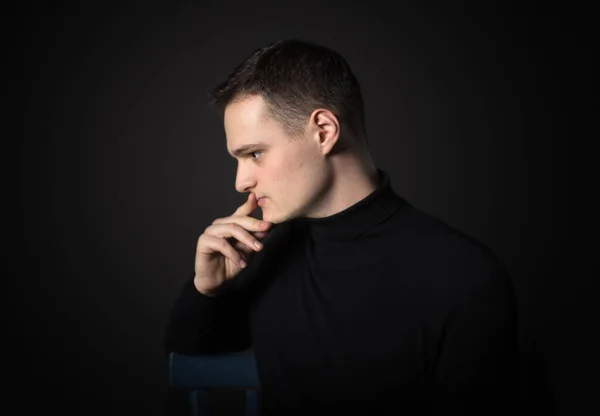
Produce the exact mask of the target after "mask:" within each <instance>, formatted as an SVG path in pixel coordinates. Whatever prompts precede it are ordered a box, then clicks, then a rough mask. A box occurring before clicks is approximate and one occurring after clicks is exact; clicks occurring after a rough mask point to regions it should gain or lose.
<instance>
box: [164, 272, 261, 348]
mask: <svg viewBox="0 0 600 416" xmlns="http://www.w3.org/2000/svg"><path fill="white" fill-rule="evenodd" d="M250 344H251V341H250V334H249V328H248V301H247V299H245V298H244V297H243V295H242V294H241V293H239V292H235V291H229V292H224V293H221V294H219V295H218V296H206V295H203V294H202V293H200V292H198V290H197V289H196V287H195V285H194V282H193V279H192V278H190V279H188V280H187V281H186V282H185V283H184V285H183V287H182V290H181V292H180V294H179V296H178V298H177V299H176V301H175V304H174V305H173V308H172V310H171V314H170V316H169V321H168V323H167V325H166V328H165V335H164V348H165V351H166V352H167V353H170V352H178V353H182V354H210V353H220V352H230V351H240V350H244V349H247V348H248V347H249V346H250Z"/></svg>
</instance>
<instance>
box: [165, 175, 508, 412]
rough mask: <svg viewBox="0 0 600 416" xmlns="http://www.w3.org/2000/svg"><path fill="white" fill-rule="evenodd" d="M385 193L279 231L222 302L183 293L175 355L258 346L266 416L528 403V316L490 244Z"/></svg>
mask: <svg viewBox="0 0 600 416" xmlns="http://www.w3.org/2000/svg"><path fill="white" fill-rule="evenodd" d="M379 174H380V179H381V181H380V184H379V186H378V188H377V189H376V190H375V191H374V192H373V193H371V194H370V195H369V196H367V197H366V198H364V199H363V200H361V201H359V202H358V203H356V204H354V205H353V206H351V207H349V208H347V209H346V210H344V211H342V212H339V213H337V214H335V215H332V216H330V217H326V218H320V219H306V218H301V219H294V220H291V221H289V222H286V223H282V224H278V225H275V226H274V227H273V229H272V230H271V232H270V233H269V235H268V236H267V237H266V238H265V239H264V240H263V242H264V245H265V248H264V249H263V250H262V251H261V252H258V253H255V254H254V255H253V256H254V257H253V258H252V260H251V262H250V264H249V266H248V267H247V268H246V269H244V270H243V271H242V272H241V273H240V275H238V277H237V278H236V279H235V280H233V281H232V284H231V287H229V288H228V289H227V291H226V292H225V293H224V294H222V295H220V296H219V297H206V296H203V295H202V294H200V293H199V292H197V291H196V290H195V287H194V285H193V276H192V277H190V279H189V280H188V281H187V282H186V283H185V285H184V287H183V290H182V292H181V294H180V296H179V298H178V299H177V301H176V303H175V305H174V308H173V311H172V314H171V317H170V321H169V324H168V325H167V329H166V338H165V343H166V349H167V351H168V352H171V351H173V352H180V353H187V354H210V353H221V352H230V351H240V350H245V349H247V348H249V347H252V349H253V351H254V353H255V356H256V361H257V367H258V372H259V377H260V381H261V389H262V399H263V403H262V405H263V411H264V414H266V415H321V414H322V415H333V414H363V415H388V414H389V415H417V414H418V415H425V414H431V415H441V414H444V415H446V414H448V415H452V414H457V415H458V414H460V415H467V414H468V415H475V414H476V415H500V414H507V413H506V412H507V411H510V409H511V406H512V404H513V403H514V399H515V397H516V393H517V359H518V356H517V353H518V342H517V335H518V330H517V304H516V299H515V295H514V291H513V287H512V286H511V283H510V280H509V277H508V275H507V273H506V271H505V269H504V268H503V266H502V264H501V262H500V261H499V259H498V258H497V257H496V256H495V254H494V253H493V252H491V251H490V249H489V248H487V247H486V246H485V245H483V244H482V243H480V242H478V241H476V240H474V239H472V238H470V237H469V236H467V235H465V234H463V233H462V232H460V231H458V230H456V229H454V228H452V227H450V226H448V225H447V224H445V223H443V222H442V221H440V220H438V219H436V218H434V217H432V216H431V215H429V214H426V213H424V212H422V211H420V210H418V209H416V208H415V207H413V206H412V205H410V204H409V203H408V202H407V201H406V200H405V199H403V198H401V197H400V196H398V195H397V194H396V193H395V192H394V190H393V189H392V186H391V183H390V178H389V176H388V174H387V173H386V172H384V171H381V170H379Z"/></svg>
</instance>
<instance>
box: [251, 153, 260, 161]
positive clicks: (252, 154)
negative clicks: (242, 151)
mask: <svg viewBox="0 0 600 416" xmlns="http://www.w3.org/2000/svg"><path fill="white" fill-rule="evenodd" d="M256 154H258V155H261V154H262V152H251V153H250V155H251V156H252V158H253V159H255V160H256V159H258V158H259V157H260V156H257V157H254V155H256Z"/></svg>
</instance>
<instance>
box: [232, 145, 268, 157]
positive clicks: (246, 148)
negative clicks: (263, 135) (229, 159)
mask: <svg viewBox="0 0 600 416" xmlns="http://www.w3.org/2000/svg"><path fill="white" fill-rule="evenodd" d="M263 146H265V143H262V142H258V143H250V144H245V145H243V146H240V147H238V148H237V149H235V150H234V151H232V152H231V153H230V154H231V155H232V156H233V157H238V156H241V155H243V154H245V153H249V152H251V151H253V150H254V149H257V148H259V147H263Z"/></svg>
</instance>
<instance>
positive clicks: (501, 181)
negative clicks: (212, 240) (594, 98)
mask: <svg viewBox="0 0 600 416" xmlns="http://www.w3.org/2000/svg"><path fill="white" fill-rule="evenodd" d="M378 3H379V4H378ZM27 8H28V7H25V9H27ZM25 11H26V12H29V14H28V15H26V14H19V15H14V16H13V17H10V18H6V17H5V21H6V22H7V23H10V24H11V25H12V26H11V27H14V30H13V31H12V33H13V36H12V37H11V38H8V39H5V41H7V42H8V43H9V44H11V45H12V47H13V48H14V49H15V50H17V51H18V52H19V53H18V55H19V58H18V59H19V60H18V61H14V60H13V61H10V63H11V65H10V66H11V67H13V68H14V67H16V68H17V74H16V75H17V76H18V79H21V80H22V81H23V82H22V84H15V83H14V82H13V83H12V85H18V86H21V87H22V88H20V89H19V90H18V91H17V93H18V95H17V97H18V104H22V105H23V110H24V112H23V114H24V119H23V123H22V124H20V126H21V129H20V131H21V132H22V133H23V134H22V136H20V137H17V138H16V139H15V138H14V136H13V135H12V134H8V133H7V132H8V131H9V130H8V129H7V130H6V132H5V141H6V142H7V143H10V144H12V145H15V146H16V147H17V154H18V156H17V157H14V156H13V155H14V153H13V152H8V151H7V154H6V156H7V159H8V160H7V165H6V166H12V164H14V163H16V164H17V165H18V167H17V168H14V169H13V168H9V172H10V173H11V176H7V177H8V179H9V181H10V182H12V184H13V185H14V184H15V183H16V184H17V185H18V198H17V199H10V201H11V203H10V204H6V205H7V207H9V208H11V207H12V208H13V209H14V210H15V211H16V213H15V215H12V214H13V212H12V211H11V213H10V214H9V217H8V221H7V223H8V226H7V227H8V229H9V231H13V232H14V233H15V235H16V236H17V237H16V238H15V239H12V240H10V243H9V244H8V248H7V249H6V250H5V252H6V253H8V254H9V257H11V258H12V259H16V260H17V263H16V264H15V267H13V268H9V267H7V269H6V270H7V276H8V277H7V278H6V279H4V280H5V283H7V284H8V288H9V290H8V291H5V293H6V294H7V301H6V302H5V305H6V306H7V307H8V312H7V313H6V314H5V317H6V319H5V323H6V325H5V326H6V327H7V328H10V329H15V331H14V332H15V334H16V335H15V336H11V337H9V338H7V339H8V340H9V341H8V342H6V345H7V346H8V348H9V354H8V355H7V356H6V362H7V368H9V369H10V368H15V369H16V370H17V371H16V372H15V373H14V374H15V376H14V377H11V378H10V384H11V386H12V387H16V391H17V392H19V393H23V394H24V396H23V398H22V399H19V404H20V405H21V406H23V407H24V409H26V410H32V409H34V408H35V407H36V406H39V407H40V408H43V409H46V410H58V411H65V410H67V409H69V410H70V409H73V410H75V411H78V412H79V413H78V414H143V415H154V414H166V413H167V412H169V413H170V414H175V413H176V412H177V411H180V412H181V411H183V412H185V410H186V409H185V397H183V395H182V394H181V393H178V392H171V391H169V389H168V387H167V373H166V362H165V359H164V354H163V351H162V344H161V343H162V335H163V329H164V325H165V323H166V319H167V315H168V312H169V309H170V307H171V305H172V303H173V301H174V299H175V296H176V295H177V294H178V291H179V289H180V287H181V284H182V283H183V281H184V280H185V279H187V278H188V277H189V276H190V273H191V271H192V270H193V260H194V250H195V244H196V240H197V238H198V237H199V235H200V233H201V232H202V231H203V229H204V228H205V227H206V226H207V225H209V224H210V222H212V220H213V219H214V218H217V217H222V216H226V215H230V213H231V212H233V210H235V208H236V207H237V206H238V205H239V204H240V203H242V202H243V200H244V196H243V195H240V194H238V193H237V192H236V191H235V189H234V180H235V167H236V165H235V161H234V160H233V159H231V158H230V157H229V156H228V155H227V152H226V147H225V137H224V132H223V128H222V119H221V118H220V116H219V115H218V114H217V113H216V112H214V111H212V110H211V109H210V107H209V106H208V104H207V95H208V92H209V91H210V89H211V88H212V87H213V86H214V85H216V84H217V83H218V82H220V81H221V80H222V79H223V78H224V77H225V76H226V75H227V74H228V73H229V71H230V70H231V69H232V68H233V67H234V66H235V65H236V64H237V63H238V62H239V61H240V60H241V59H243V58H244V57H245V56H246V55H248V54H249V53H250V52H252V51H253V50H254V49H255V48H258V47H260V46H263V45H265V44H267V43H270V42H272V41H274V40H278V39H282V38H288V37H296V38H303V39H307V40H314V41H317V42H319V43H322V44H325V45H326V46H330V47H332V48H334V49H336V50H338V51H339V52H340V53H342V55H344V56H345V57H346V59H347V60H348V61H349V63H350V65H351V66H352V68H353V69H354V71H355V73H356V75H357V77H358V78H359V80H360V82H361V85H362V88H363V94H364V97H365V104H366V118H367V129H368V134H369V142H370V146H371V150H372V154H373V158H374V160H375V161H376V163H377V165H378V167H380V168H383V169H385V170H387V171H388V172H389V173H390V176H391V178H392V185H393V187H394V188H395V190H396V191H397V192H398V193H399V194H400V195H402V196H403V197H405V198H406V199H408V200H409V201H410V202H411V203H412V204H414V205H415V206H417V207H419V208H421V209H423V210H424V211H427V212H429V213H431V214H434V215H436V216H438V217H439V218H441V219H443V220H445V221H447V222H448V223H450V224H451V225H453V226H455V227H458V228H460V229H462V230H463V231H465V232H467V233H469V234H471V235H472V236H474V237H475V238H478V239H480V240H481V241H483V242H484V243H486V244H488V245H489V246H490V247H491V248H492V249H493V250H494V251H496V252H497V253H498V254H499V255H500V257H501V258H502V259H503V260H504V262H505V264H506V266H507V268H508V270H509V272H510V273H511V276H512V277H513V279H514V283H515V286H516V288H517V291H518V295H519V304H520V308H521V317H522V318H521V323H522V341H521V345H522V349H523V354H524V356H525V357H526V365H525V368H524V372H523V377H522V383H523V385H522V391H523V395H524V401H523V409H526V410H530V411H531V410H534V411H535V410H539V411H542V413H544V414H552V412H560V413H561V414H578V412H577V411H575V410H574V409H576V408H577V407H578V406H580V405H581V400H580V399H581V398H582V397H584V395H585V392H586V389H588V387H589V384H587V382H584V381H583V380H582V378H581V375H580V373H581V371H583V370H584V369H585V367H586V364H585V348H586V345H585V342H583V340H582V339H581V333H582V329H583V328H584V327H586V326H587V325H588V324H587V322H586V320H585V318H584V317H585V316H586V315H584V314H583V309H582V302H579V301H578V296H579V295H580V293H578V292H577V291H580V292H582V291H583V290H582V289H583V288H584V287H585V283H584V282H583V277H584V276H583V275H579V274H575V273H573V272H572V270H571V269H570V268H569V267H570V266H569V264H568V262H567V261H566V260H567V258H566V252H565V248H566V246H567V245H568V241H566V239H567V237H568V235H569V228H568V227H570V224H569V223H568V222H567V221H566V220H565V219H564V218H565V213H566V212H568V207H569V199H570V198H571V197H572V195H571V188H570V181H571V178H570V176H569V175H570V171H571V167H570V164H571V161H570V157H569V155H568V154H567V152H566V149H567V147H568V140H567V139H566V138H565V137H564V136H563V134H562V133H563V131H564V130H563V128H564V122H563V121H564V116H565V114H566V111H567V110H568V107H569V103H567V102H566V101H565V99H564V93H565V90H566V89H567V87H566V83H565V81H564V76H565V72H564V70H565V66H566V64H565V60H564V54H565V52H566V50H567V49H568V48H569V44H568V43H567V40H566V39H567V37H566V36H565V33H566V32H565V27H566V26H565V24H566V18H565V17H564V16H563V15H562V14H561V13H554V14H549V13H545V14H544V13H541V12H540V11H538V10H533V11H532V12H531V13H529V12H525V11H524V10H518V11H516V12H515V11H514V10H513V11H510V10H501V9H498V8H491V7H490V9H489V10H485V12H484V11H482V10H467V9H463V8H459V7H456V8H454V9H449V8H447V7H446V8H440V7H437V8H435V9H434V8H432V9H427V10H426V9H416V8H414V7H408V6H403V5H402V4H394V3H389V4H387V5H386V4H385V3H383V2H375V1H369V2H363V3H354V4H353V5H347V4H344V3H343V2H337V3H336V2H325V1H321V2H318V1H313V0H310V1H305V2H288V3H278V2H270V3H269V2H258V3H257V2H231V1H218V2H216V1H215V2H202V3H198V4H197V5H194V4H193V3H191V2H189V3H173V2H165V3H164V4H158V3H156V2H154V3H152V4H151V5H150V4H149V3H139V4H138V5H134V3H130V4H128V5H126V6H124V5H120V6H109V5H108V4H106V3H98V4H97V5H96V6H86V7H83V6H82V5H75V4H68V5H67V4H61V5H60V7H59V6H56V5H53V6H50V5H33V4H32V5H30V7H29V9H28V10H25ZM508 16H510V17H508ZM15 34H16V35H15ZM15 62H18V64H19V65H16V66H15V65H12V64H14V63H15ZM15 79H17V78H15ZM11 80H12V79H8V80H7V81H11ZM7 83H9V84H11V83H10V82H7ZM15 173H17V175H18V180H12V179H11V178H14V176H15ZM14 201H16V202H17V203H16V204H15V203H14ZM569 215H570V214H569ZM13 241H14V242H15V243H13ZM15 248H16V249H15ZM17 357H18V358H17ZM21 357H22V359H21ZM32 389H33V391H34V392H35V394H33V395H32V394H31V393H32ZM226 402H227V400H223V404H222V406H225V405H226ZM231 403H233V402H231Z"/></svg>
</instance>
